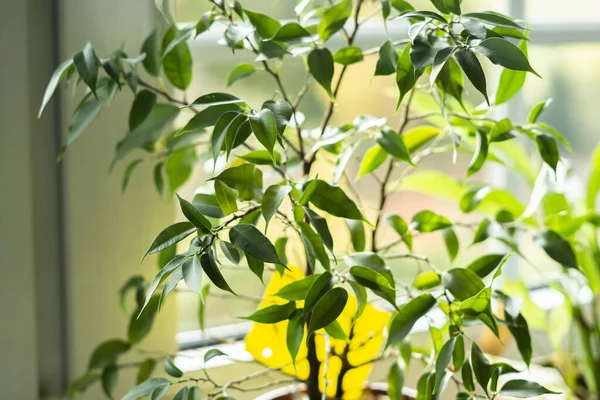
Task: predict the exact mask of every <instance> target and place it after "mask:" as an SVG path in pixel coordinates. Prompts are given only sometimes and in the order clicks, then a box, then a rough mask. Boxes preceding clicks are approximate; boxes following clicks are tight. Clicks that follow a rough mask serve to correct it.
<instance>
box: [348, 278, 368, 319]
mask: <svg viewBox="0 0 600 400" xmlns="http://www.w3.org/2000/svg"><path fill="white" fill-rule="evenodd" d="M348 284H350V287H351V288H352V290H353V291H354V295H355V296H356V312H355V313H354V318H353V321H356V320H357V319H359V318H360V316H361V315H362V313H363V312H364V311H365V307H366V306H367V300H368V295H367V290H366V289H365V287H364V286H362V285H359V284H358V283H356V282H354V281H348Z"/></svg>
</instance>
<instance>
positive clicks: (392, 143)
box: [376, 128, 413, 165]
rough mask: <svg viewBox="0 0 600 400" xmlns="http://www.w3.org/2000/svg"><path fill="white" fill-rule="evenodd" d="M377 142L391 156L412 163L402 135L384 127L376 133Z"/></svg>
mask: <svg viewBox="0 0 600 400" xmlns="http://www.w3.org/2000/svg"><path fill="white" fill-rule="evenodd" d="M376 139H377V143H379V145H380V146H381V147H382V148H383V149H384V150H385V151H387V152H388V153H389V154H390V155H391V156H392V157H394V158H397V159H399V160H402V161H406V162H407V163H409V164H411V165H412V164H413V162H412V160H411V158H410V154H409V153H408V150H407V149H406V146H405V145H404V141H403V140H402V137H401V136H400V135H399V134H397V133H396V132H394V131H393V130H391V129H387V128H384V129H382V130H381V132H379V133H378V134H377V138H376Z"/></svg>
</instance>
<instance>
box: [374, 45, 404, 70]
mask: <svg viewBox="0 0 600 400" xmlns="http://www.w3.org/2000/svg"><path fill="white" fill-rule="evenodd" d="M399 58H400V56H399V55H398V52H397V51H396V49H394V45H393V44H392V42H391V41H390V40H386V41H385V43H383V44H382V45H381V47H379V59H378V60H377V65H376V66H375V76H378V75H391V74H393V73H394V72H396V66H397V65H398V59H399Z"/></svg>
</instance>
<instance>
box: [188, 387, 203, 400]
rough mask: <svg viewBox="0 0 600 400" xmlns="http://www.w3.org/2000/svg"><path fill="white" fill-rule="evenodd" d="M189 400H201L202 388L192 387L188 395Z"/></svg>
mask: <svg viewBox="0 0 600 400" xmlns="http://www.w3.org/2000/svg"><path fill="white" fill-rule="evenodd" d="M188 400H200V387H199V386H192V387H191V388H190V392H189V394H188Z"/></svg>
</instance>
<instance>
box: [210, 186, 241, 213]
mask: <svg viewBox="0 0 600 400" xmlns="http://www.w3.org/2000/svg"><path fill="white" fill-rule="evenodd" d="M215 196H216V197H217V201H218V203H219V208H220V209H221V210H223V214H225V215H229V214H232V213H234V212H236V211H237V210H238V207H237V202H236V197H237V193H236V191H235V190H233V189H232V188H230V187H229V186H227V185H226V184H225V183H223V182H222V181H219V180H217V181H215Z"/></svg>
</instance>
